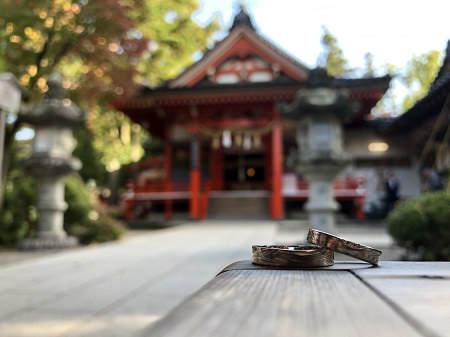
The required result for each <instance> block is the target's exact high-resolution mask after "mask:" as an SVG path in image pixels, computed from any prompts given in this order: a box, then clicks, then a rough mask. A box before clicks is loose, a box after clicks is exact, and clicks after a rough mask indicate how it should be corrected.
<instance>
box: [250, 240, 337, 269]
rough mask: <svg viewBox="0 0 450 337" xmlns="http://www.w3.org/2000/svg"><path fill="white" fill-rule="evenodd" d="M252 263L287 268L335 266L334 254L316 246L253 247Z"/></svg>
mask: <svg viewBox="0 0 450 337" xmlns="http://www.w3.org/2000/svg"><path fill="white" fill-rule="evenodd" d="M252 263H253V264H259V265H263V266H272V267H285V268H286V267H287V268H316V267H328V266H332V265H333V264H334V253H333V251H332V250H330V249H328V248H323V247H318V246H315V245H298V246H252Z"/></svg>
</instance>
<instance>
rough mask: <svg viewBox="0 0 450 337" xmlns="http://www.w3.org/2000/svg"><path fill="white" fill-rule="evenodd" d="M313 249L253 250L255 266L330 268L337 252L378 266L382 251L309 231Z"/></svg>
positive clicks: (253, 248) (320, 232)
mask: <svg viewBox="0 0 450 337" xmlns="http://www.w3.org/2000/svg"><path fill="white" fill-rule="evenodd" d="M306 240H307V241H308V242H309V243H310V244H311V245H298V246H252V263H254V264H259V265H265V266H272V267H284V268H315V267H328V266H332V265H333V264H334V252H338V253H341V254H345V255H348V256H351V257H354V258H356V259H359V260H362V261H365V262H368V263H370V264H372V265H374V266H377V265H378V261H379V257H380V255H381V251H380V250H378V249H374V248H371V247H369V246H365V245H362V244H360V243H356V242H352V241H348V240H345V239H342V238H340V237H337V236H335V235H332V234H329V233H325V232H322V231H319V230H317V229H310V230H309V232H308V236H307V239H306Z"/></svg>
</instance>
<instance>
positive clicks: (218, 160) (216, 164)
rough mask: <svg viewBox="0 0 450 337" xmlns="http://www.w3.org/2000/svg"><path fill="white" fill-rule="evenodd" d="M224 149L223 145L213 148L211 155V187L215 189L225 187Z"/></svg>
mask: <svg viewBox="0 0 450 337" xmlns="http://www.w3.org/2000/svg"><path fill="white" fill-rule="evenodd" d="M223 161H224V158H223V150H222V148H221V147H219V148H218V149H211V157H210V170H211V171H210V172H211V184H212V186H211V188H212V189H214V190H223V188H224V181H223V177H224V173H225V171H224V165H223Z"/></svg>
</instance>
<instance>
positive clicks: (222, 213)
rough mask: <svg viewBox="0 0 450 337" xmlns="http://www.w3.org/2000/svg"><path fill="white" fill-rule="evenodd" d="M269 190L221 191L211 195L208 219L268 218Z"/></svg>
mask: <svg viewBox="0 0 450 337" xmlns="http://www.w3.org/2000/svg"><path fill="white" fill-rule="evenodd" d="M269 209H270V208H269V192H268V191H254V190H248V191H220V192H211V193H210V195H209V206H208V219H267V218H268V217H269Z"/></svg>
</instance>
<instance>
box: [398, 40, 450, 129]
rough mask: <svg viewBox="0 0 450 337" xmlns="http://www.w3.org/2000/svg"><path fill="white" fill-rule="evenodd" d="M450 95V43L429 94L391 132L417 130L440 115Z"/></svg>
mask: <svg viewBox="0 0 450 337" xmlns="http://www.w3.org/2000/svg"><path fill="white" fill-rule="evenodd" d="M449 94H450V41H449V42H448V44H447V49H446V55H445V58H444V61H443V63H442V66H441V68H440V69H439V72H438V74H437V76H436V79H435V80H434V82H433V84H432V85H431V87H430V90H429V91H428V94H427V95H426V96H425V97H423V98H422V99H420V100H419V101H417V102H416V103H415V104H414V106H413V107H411V108H410V109H409V110H407V111H405V112H404V113H403V114H402V115H400V116H399V117H398V118H396V120H395V121H394V122H393V123H392V125H391V127H390V130H389V131H390V132H403V131H408V130H410V129H413V128H416V127H417V126H418V125H421V124H422V123H423V122H425V121H426V120H428V119H430V118H433V117H434V116H436V115H438V114H439V113H440V112H441V110H442V108H443V106H444V104H445V101H446V100H447V97H448V96H449Z"/></svg>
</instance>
